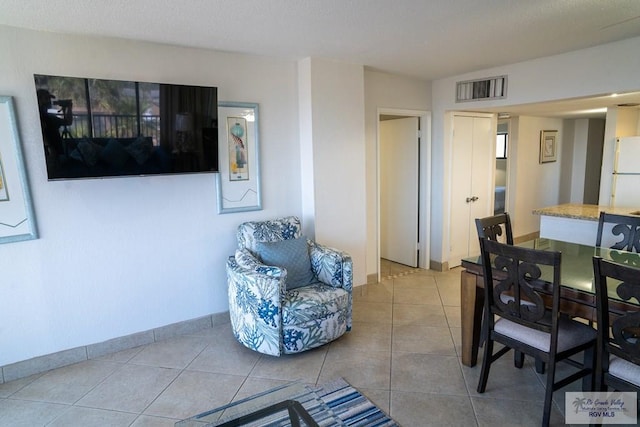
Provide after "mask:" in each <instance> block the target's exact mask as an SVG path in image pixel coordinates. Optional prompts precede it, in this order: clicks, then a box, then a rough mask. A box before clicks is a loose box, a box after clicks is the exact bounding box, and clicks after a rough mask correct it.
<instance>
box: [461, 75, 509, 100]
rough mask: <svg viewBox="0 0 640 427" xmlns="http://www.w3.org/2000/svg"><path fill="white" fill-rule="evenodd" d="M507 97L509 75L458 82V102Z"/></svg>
mask: <svg viewBox="0 0 640 427" xmlns="http://www.w3.org/2000/svg"><path fill="white" fill-rule="evenodd" d="M506 97H507V76H499V77H489V78H487V79H479V80H467V81H464V82H458V83H456V102H466V101H480V100H483V99H499V98H506Z"/></svg>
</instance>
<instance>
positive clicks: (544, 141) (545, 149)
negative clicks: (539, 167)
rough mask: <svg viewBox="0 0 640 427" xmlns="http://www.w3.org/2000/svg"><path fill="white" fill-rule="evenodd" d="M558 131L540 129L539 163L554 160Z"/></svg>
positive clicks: (555, 157)
mask: <svg viewBox="0 0 640 427" xmlns="http://www.w3.org/2000/svg"><path fill="white" fill-rule="evenodd" d="M557 137H558V131H557V130H542V131H540V163H548V162H555V161H556V159H557V154H558V142H557Z"/></svg>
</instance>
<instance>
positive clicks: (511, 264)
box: [478, 238, 596, 426]
mask: <svg viewBox="0 0 640 427" xmlns="http://www.w3.org/2000/svg"><path fill="white" fill-rule="evenodd" d="M480 249H481V253H482V268H483V273H484V277H485V286H484V292H485V300H484V319H483V324H482V327H483V329H484V331H483V333H484V334H485V336H486V337H487V341H486V343H485V345H484V357H483V360H482V369H481V371H480V380H479V382H478V393H484V392H485V390H486V387H487V380H488V378H489V371H490V369H491V365H492V364H493V363H494V362H495V361H497V360H498V359H499V358H500V357H501V356H503V355H504V354H506V353H507V352H508V351H509V350H511V349H513V350H514V351H519V352H521V353H523V354H527V355H529V356H532V357H534V358H535V359H536V360H540V361H542V362H544V363H545V364H546V365H547V384H546V390H545V398H544V413H543V416H542V425H543V426H548V425H549V420H550V417H551V405H552V397H553V392H554V391H556V390H558V389H560V388H562V387H564V386H566V385H567V384H569V383H572V382H574V381H576V380H578V379H580V378H585V377H586V378H585V380H586V381H584V382H583V388H587V389H589V390H590V389H591V386H592V384H593V375H594V372H595V348H596V331H595V330H594V329H593V328H592V327H590V326H589V325H586V324H584V323H581V322H578V321H575V320H573V319H571V318H569V317H568V316H565V315H561V314H560V277H561V268H560V262H561V253H560V252H555V251H543V250H538V249H529V248H523V247H519V246H512V245H507V244H504V243H499V242H495V241H492V240H489V239H487V238H483V239H480ZM543 271H544V272H545V279H546V280H543V279H542V272H543ZM549 274H550V275H551V277H547V275H549ZM549 288H550V291H551V295H548V292H549V290H547V294H546V295H545V294H543V293H542V292H541V289H549ZM547 296H550V297H551V301H550V303H551V304H550V305H551V308H549V307H547V306H546V305H545V297H547ZM494 342H497V343H500V344H502V345H503V346H504V347H503V348H501V349H500V350H498V351H497V352H496V353H495V354H494V352H493V345H494ZM580 352H584V354H583V356H584V359H583V362H582V363H580V362H577V361H574V360H573V359H570V357H571V356H574V355H576V354H577V353H580ZM558 362H566V363H569V364H571V365H573V366H576V367H578V368H579V369H578V371H577V372H574V373H573V374H571V375H568V376H566V377H564V378H562V379H560V380H557V381H556V364H557V363H558Z"/></svg>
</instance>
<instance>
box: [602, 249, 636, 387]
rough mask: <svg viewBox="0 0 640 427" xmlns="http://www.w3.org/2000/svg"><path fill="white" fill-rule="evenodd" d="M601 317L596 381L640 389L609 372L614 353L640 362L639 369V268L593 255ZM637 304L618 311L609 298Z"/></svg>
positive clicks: (633, 361) (612, 385)
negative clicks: (610, 360)
mask: <svg viewBox="0 0 640 427" xmlns="http://www.w3.org/2000/svg"><path fill="white" fill-rule="evenodd" d="M593 273H594V279H595V286H596V307H597V318H598V355H599V356H601V357H599V359H598V364H597V368H596V381H599V382H600V387H599V388H598V389H600V390H606V387H607V386H611V387H613V388H615V389H616V390H621V391H640V386H638V385H634V384H632V383H629V382H628V381H625V380H624V379H621V378H620V377H617V376H613V375H610V374H609V359H610V356H611V355H614V356H617V357H619V358H621V359H625V360H626V361H628V362H630V363H633V364H635V365H639V369H640V269H638V268H635V267H630V266H627V265H622V264H618V263H615V262H611V261H607V260H604V259H602V258H600V257H594V258H593ZM613 295H615V296H616V297H617V298H619V299H622V300H625V301H628V302H631V303H636V304H639V305H638V309H637V310H635V311H629V310H628V309H627V310H625V311H619V312H616V310H615V309H613V307H612V306H613V303H611V304H610V300H609V297H610V296H613Z"/></svg>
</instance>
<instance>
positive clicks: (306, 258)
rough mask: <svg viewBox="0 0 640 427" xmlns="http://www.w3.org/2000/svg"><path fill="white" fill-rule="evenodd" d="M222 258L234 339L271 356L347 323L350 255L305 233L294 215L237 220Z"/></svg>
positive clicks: (323, 338) (308, 345)
mask: <svg viewBox="0 0 640 427" xmlns="http://www.w3.org/2000/svg"><path fill="white" fill-rule="evenodd" d="M237 238H238V249H237V250H236V253H235V256H233V257H230V258H229V260H228V261H227V278H228V285H229V288H228V293H229V314H230V317H231V327H232V329H233V333H234V335H235V337H236V339H237V340H238V341H239V342H240V343H242V344H244V345H245V346H247V347H248V348H250V349H252V350H255V351H258V352H261V353H264V354H270V355H273V356H280V355H282V354H291V353H299V352H302V351H305V350H310V349H312V348H315V347H318V346H321V345H324V344H326V343H328V342H331V341H333V340H335V339H336V338H338V337H340V336H341V335H343V334H344V333H345V332H346V331H348V330H350V329H351V307H352V287H353V271H352V270H353V263H352V261H351V257H350V256H349V255H348V254H346V253H345V252H341V251H338V250H335V249H332V248H329V247H326V246H322V245H319V244H317V243H315V242H313V241H311V240H308V239H307V238H305V237H304V236H302V234H301V226H300V220H299V219H298V218H296V217H293V216H291V217H285V218H279V219H275V220H271V221H261V222H245V223H243V224H241V225H240V226H239V227H238V232H237Z"/></svg>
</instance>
